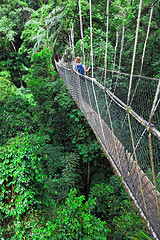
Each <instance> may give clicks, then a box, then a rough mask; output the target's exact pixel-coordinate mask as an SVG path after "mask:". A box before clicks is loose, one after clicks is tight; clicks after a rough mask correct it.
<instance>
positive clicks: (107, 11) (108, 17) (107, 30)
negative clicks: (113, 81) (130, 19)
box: [104, 0, 109, 87]
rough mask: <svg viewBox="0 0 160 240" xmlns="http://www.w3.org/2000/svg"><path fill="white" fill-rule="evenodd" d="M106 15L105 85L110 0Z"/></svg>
mask: <svg viewBox="0 0 160 240" xmlns="http://www.w3.org/2000/svg"><path fill="white" fill-rule="evenodd" d="M106 15H107V26H106V52H105V59H104V68H105V74H104V87H106V77H107V71H106V69H107V52H108V25H109V0H107V7H106Z"/></svg>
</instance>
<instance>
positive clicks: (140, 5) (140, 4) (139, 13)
mask: <svg viewBox="0 0 160 240" xmlns="http://www.w3.org/2000/svg"><path fill="white" fill-rule="evenodd" d="M141 8H142V0H140V3H139V11H138V19H137V28H136V36H135V42H134V51H133V59H132V67H131V76H130V83H129V90H128V98H127V106H129V101H130V95H131V87H132V79H133V70H134V64H135V56H136V49H137V41H138V32H139V23H140V16H141Z"/></svg>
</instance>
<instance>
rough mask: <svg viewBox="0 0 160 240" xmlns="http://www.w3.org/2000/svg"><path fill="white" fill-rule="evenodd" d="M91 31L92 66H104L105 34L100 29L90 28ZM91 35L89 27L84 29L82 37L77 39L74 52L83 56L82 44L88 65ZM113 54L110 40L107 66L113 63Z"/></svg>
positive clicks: (109, 66)
mask: <svg viewBox="0 0 160 240" xmlns="http://www.w3.org/2000/svg"><path fill="white" fill-rule="evenodd" d="M92 32H93V57H94V66H95V67H102V68H103V66H104V59H105V53H106V34H105V32H104V31H102V30H101V29H96V28H93V29H92ZM90 45H91V37H90V28H88V29H87V30H85V33H84V39H83V42H82V40H79V41H77V43H76V45H75V54H76V56H83V51H82V49H83V46H84V51H85V55H86V64H87V65H90V51H91V46H90ZM113 54H114V48H113V46H112V44H111V42H109V43H108V56H107V60H108V68H109V69H110V68H111V65H112V64H113V62H112V61H113V58H114V57H113Z"/></svg>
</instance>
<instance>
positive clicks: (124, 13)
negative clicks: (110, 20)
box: [110, 0, 127, 18]
mask: <svg viewBox="0 0 160 240" xmlns="http://www.w3.org/2000/svg"><path fill="white" fill-rule="evenodd" d="M110 2H111V3H112V4H113V5H114V6H115V7H117V8H119V9H120V10H121V11H122V12H123V13H122V15H123V17H124V18H126V17H125V15H127V13H126V12H125V11H124V10H123V8H122V7H120V6H117V5H115V4H114V3H113V2H112V1H111V0H110Z"/></svg>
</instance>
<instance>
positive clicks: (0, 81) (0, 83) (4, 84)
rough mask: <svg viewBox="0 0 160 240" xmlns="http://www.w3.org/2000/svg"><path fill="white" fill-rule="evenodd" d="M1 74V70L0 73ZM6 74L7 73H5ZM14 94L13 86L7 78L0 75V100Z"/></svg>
mask: <svg viewBox="0 0 160 240" xmlns="http://www.w3.org/2000/svg"><path fill="white" fill-rule="evenodd" d="M0 74H2V75H3V72H2V73H0ZM6 74H7V73H6ZM14 94H15V88H14V86H13V85H12V84H11V82H10V81H9V80H7V79H6V78H3V77H0V102H2V101H4V100H6V98H9V97H11V96H13V95H14Z"/></svg>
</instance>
